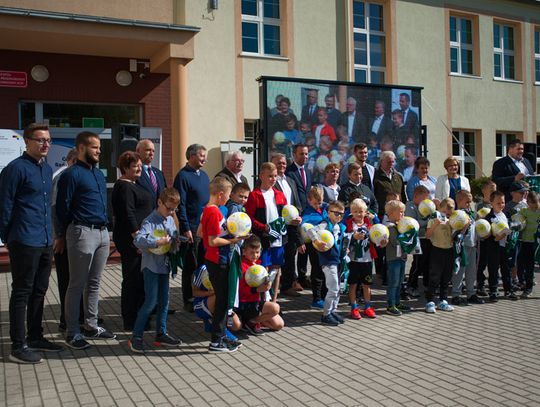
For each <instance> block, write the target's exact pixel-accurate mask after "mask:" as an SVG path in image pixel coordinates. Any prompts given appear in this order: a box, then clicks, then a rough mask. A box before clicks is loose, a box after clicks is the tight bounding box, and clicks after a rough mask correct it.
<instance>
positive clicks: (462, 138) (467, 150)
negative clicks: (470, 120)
mask: <svg viewBox="0 0 540 407" xmlns="http://www.w3.org/2000/svg"><path fill="white" fill-rule="evenodd" d="M452 133H453V134H454V137H453V138H452V155H453V156H454V157H455V158H456V159H457V160H458V161H459V163H460V164H459V173H460V174H461V175H463V176H465V177H467V178H469V179H474V178H476V165H475V161H476V160H475V155H476V151H475V134H474V132H472V131H453V132H452Z"/></svg>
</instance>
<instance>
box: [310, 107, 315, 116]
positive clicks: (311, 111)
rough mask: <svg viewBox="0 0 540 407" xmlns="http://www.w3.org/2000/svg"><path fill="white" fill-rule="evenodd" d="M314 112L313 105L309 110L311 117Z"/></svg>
mask: <svg viewBox="0 0 540 407" xmlns="http://www.w3.org/2000/svg"><path fill="white" fill-rule="evenodd" d="M314 111H315V106H313V105H311V107H310V108H309V115H310V116H313V112H314Z"/></svg>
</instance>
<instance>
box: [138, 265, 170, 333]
mask: <svg viewBox="0 0 540 407" xmlns="http://www.w3.org/2000/svg"><path fill="white" fill-rule="evenodd" d="M143 273H144V303H143V305H141V308H140V309H139V312H138V313H137V320H136V321H135V326H134V328H133V336H135V337H138V338H142V336H143V333H144V327H145V325H146V323H147V322H148V318H149V317H150V314H151V313H152V311H153V309H154V308H155V306H156V304H157V305H158V309H157V313H156V334H157V335H159V334H161V333H166V332H167V311H168V309H169V274H157V273H153V272H151V271H150V270H148V269H147V268H145V269H144V270H143Z"/></svg>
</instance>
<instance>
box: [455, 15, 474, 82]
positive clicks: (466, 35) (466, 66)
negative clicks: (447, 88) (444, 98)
mask: <svg viewBox="0 0 540 407" xmlns="http://www.w3.org/2000/svg"><path fill="white" fill-rule="evenodd" d="M473 55H474V44H473V20H472V19H470V18H465V17H458V16H450V72H452V73H454V74H458V75H473V74H474V65H473Z"/></svg>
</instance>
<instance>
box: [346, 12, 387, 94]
mask: <svg viewBox="0 0 540 407" xmlns="http://www.w3.org/2000/svg"><path fill="white" fill-rule="evenodd" d="M353 27H354V28H353V40H354V81H355V82H358V83H380V84H383V83H384V81H385V73H386V37H385V33H384V17H383V6H382V5H381V4H377V3H369V2H365V1H354V2H353Z"/></svg>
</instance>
